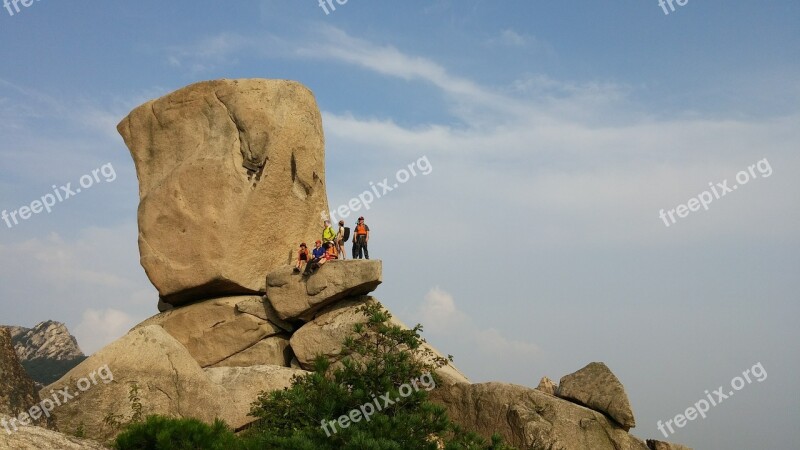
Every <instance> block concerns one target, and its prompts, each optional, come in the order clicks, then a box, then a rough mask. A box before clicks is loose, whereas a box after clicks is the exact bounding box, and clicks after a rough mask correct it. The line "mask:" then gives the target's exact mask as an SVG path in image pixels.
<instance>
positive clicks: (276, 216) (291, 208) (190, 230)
mask: <svg viewBox="0 0 800 450" xmlns="http://www.w3.org/2000/svg"><path fill="white" fill-rule="evenodd" d="M117 129H118V130H119V132H120V134H121V135H122V137H123V138H124V140H125V143H126V144H127V146H128V148H129V149H130V151H131V155H132V156H133V160H134V163H135V164H136V173H137V175H138V177H139V196H140V203H139V251H140V253H141V263H142V266H143V267H144V269H145V271H146V272H147V275H148V277H149V278H150V281H152V282H153V284H154V285H155V286H156V288H157V289H158V292H159V294H160V295H161V296H162V297H163V299H164V301H165V302H166V303H169V304H172V305H181V304H184V303H187V302H190V301H194V300H203V299H207V298H210V297H220V296H226V295H227V296H230V295H242V294H244V295H247V294H258V293H263V292H264V289H265V286H264V282H265V279H264V275H265V274H267V273H268V272H270V271H272V270H274V269H276V268H278V267H280V266H282V265H286V264H288V263H289V261H290V260H291V259H292V258H293V256H294V250H295V249H296V247H297V246H298V245H299V244H300V242H301V241H303V240H306V239H308V238H309V237H311V236H316V235H318V234H319V231H320V230H321V226H322V224H321V218H320V214H321V212H323V211H328V201H327V195H326V193H325V165H324V163H325V150H324V138H323V133H322V120H321V116H320V113H319V110H318V109H317V105H316V101H315V100H314V96H313V94H312V93H311V91H309V90H308V89H307V88H305V87H304V86H302V85H301V84H299V83H296V82H292V81H284V80H261V79H252V80H218V81H208V82H203V83H197V84H193V85H191V86H188V87H185V88H183V89H180V90H178V91H176V92H173V93H171V94H169V95H167V96H165V97H162V98H160V99H157V100H153V101H150V102H147V103H145V104H144V105H142V106H140V107H138V108H136V109H134V110H133V111H132V112H131V113H130V115H128V117H126V118H125V119H124V120H122V122H120V124H119V126H118V127H117Z"/></svg>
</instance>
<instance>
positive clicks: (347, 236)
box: [342, 227, 350, 242]
mask: <svg viewBox="0 0 800 450" xmlns="http://www.w3.org/2000/svg"><path fill="white" fill-rule="evenodd" d="M348 239H350V227H344V236H342V242H347V240H348Z"/></svg>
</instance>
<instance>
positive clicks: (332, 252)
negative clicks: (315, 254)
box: [318, 242, 339, 266]
mask: <svg viewBox="0 0 800 450" xmlns="http://www.w3.org/2000/svg"><path fill="white" fill-rule="evenodd" d="M322 247H323V248H324V249H325V254H324V255H323V256H322V258H320V260H319V264H318V265H319V266H322V265H323V264H325V263H326V262H328V261H332V260H334V259H338V257H339V256H338V253H337V252H336V245H335V244H334V243H333V242H326V243H325V244H324V245H323V246H322Z"/></svg>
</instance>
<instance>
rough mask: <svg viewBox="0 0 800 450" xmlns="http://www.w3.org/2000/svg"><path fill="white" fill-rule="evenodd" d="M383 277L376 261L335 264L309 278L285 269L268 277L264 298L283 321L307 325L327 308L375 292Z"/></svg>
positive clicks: (328, 264)
mask: <svg viewBox="0 0 800 450" xmlns="http://www.w3.org/2000/svg"><path fill="white" fill-rule="evenodd" d="M382 274H383V273H382V263H381V261H376V260H350V261H338V260H334V261H330V262H328V263H327V264H324V265H323V266H322V267H320V269H319V270H317V271H316V272H315V273H313V274H312V275H310V276H304V275H301V274H300V273H294V271H293V270H292V267H290V266H286V267H282V268H280V269H278V270H276V271H274V272H272V273H270V274H269V275H267V298H268V299H269V301H270V303H271V304H272V306H273V307H275V310H276V311H277V312H278V315H280V317H281V318H282V319H296V318H302V319H303V320H306V321H308V320H311V319H312V318H313V317H314V313H315V312H316V311H318V310H320V309H322V308H324V307H326V306H328V305H330V304H333V303H335V302H337V301H339V300H341V299H344V298H347V297H356V296H359V295H366V294H369V293H370V292H372V291H374V290H375V288H377V287H378V285H379V284H381V281H382Z"/></svg>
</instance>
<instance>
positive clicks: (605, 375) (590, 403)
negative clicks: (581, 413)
mask: <svg viewBox="0 0 800 450" xmlns="http://www.w3.org/2000/svg"><path fill="white" fill-rule="evenodd" d="M556 395H557V396H558V397H561V398H563V399H567V400H570V401H574V402H577V403H579V404H581V405H584V406H586V407H588V408H591V409H593V410H595V411H600V412H602V413H605V414H608V416H609V417H611V418H612V419H614V420H616V421H617V423H618V424H620V425H621V426H622V427H623V428H625V429H626V430H629V429H631V428H633V427H635V426H636V420H635V419H634V417H633V410H632V409H631V404H630V402H629V401H628V394H626V393H625V387H624V386H623V385H622V383H621V382H620V381H619V379H618V378H617V377H616V375H614V374H613V373H612V372H611V370H610V369H609V368H608V367H607V366H606V365H605V364H603V363H601V362H593V363H591V364H589V365H587V366H586V367H584V368H583V369H581V370H579V371H577V372H575V373H573V374H570V375H566V376H564V377H563V378H561V381H560V382H559V385H558V390H557V391H556Z"/></svg>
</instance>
